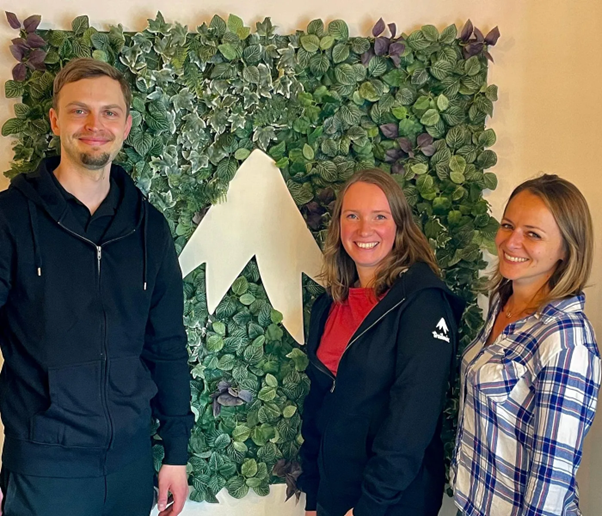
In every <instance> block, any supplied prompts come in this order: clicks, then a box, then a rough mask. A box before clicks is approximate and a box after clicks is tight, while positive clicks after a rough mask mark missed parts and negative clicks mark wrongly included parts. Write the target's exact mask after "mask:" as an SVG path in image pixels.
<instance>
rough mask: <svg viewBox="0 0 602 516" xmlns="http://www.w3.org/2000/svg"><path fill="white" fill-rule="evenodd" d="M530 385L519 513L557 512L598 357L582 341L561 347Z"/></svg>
mask: <svg viewBox="0 0 602 516" xmlns="http://www.w3.org/2000/svg"><path fill="white" fill-rule="evenodd" d="M564 331H567V329H565V330H564ZM569 331H570V329H569ZM533 387H534V393H535V399H534V404H535V413H534V426H535V435H534V439H533V457H532V460H531V469H530V471H529V477H528V480H527V485H526V490H525V496H524V498H523V506H522V507H521V511H520V514H521V515H525V516H527V515H528V516H545V515H548V514H560V512H561V511H562V508H563V507H564V503H565V500H566V499H567V496H568V494H569V489H574V485H575V484H574V483H575V476H576V475H577V468H578V467H579V464H580V463H581V453H582V447H583V438H584V437H585V435H586V433H587V431H588V429H589V428H590V426H591V424H592V422H593V419H594V415H595V413H596V401H597V397H598V389H599V388H600V358H599V357H598V356H596V355H594V354H593V353H591V352H590V351H588V349H587V348H586V347H585V346H580V345H577V346H575V347H571V348H569V349H564V350H562V351H560V352H559V353H557V354H556V355H554V356H553V358H552V359H551V360H550V361H549V362H548V363H547V364H546V365H545V367H544V368H543V369H542V370H541V372H540V373H539V374H538V375H537V377H536V380H535V382H534V384H533ZM561 429H562V430H561Z"/></svg>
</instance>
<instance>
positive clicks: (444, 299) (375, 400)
mask: <svg viewBox="0 0 602 516" xmlns="http://www.w3.org/2000/svg"><path fill="white" fill-rule="evenodd" d="M331 305H332V298H331V297H330V296H328V295H327V294H324V295H322V296H321V297H320V298H318V299H317V300H316V302H315V304H314V306H313V309H312V313H311V320H310V330H309V337H308V344H307V352H308V356H309V359H310V365H309V367H308V371H307V372H308V375H309V377H310V379H311V389H310V392H309V394H308V396H307V398H306V399H305V404H304V409H303V427H302V434H303V439H304V443H303V445H302V447H301V461H302V467H303V473H302V475H301V477H300V478H299V486H300V487H301V489H302V490H303V491H305V493H306V495H307V505H306V509H307V510H315V508H316V503H317V504H319V505H320V506H321V507H323V509H324V510H325V511H326V513H327V514H328V516H343V515H344V514H345V513H346V512H347V511H348V510H349V509H350V508H352V507H353V508H354V514H355V516H385V515H386V516H421V515H425V514H437V511H438V509H439V507H440V505H441V501H442V496H443V487H444V483H445V471H444V462H443V445H442V442H441V438H440V430H441V421H442V415H441V414H442V410H443V405H444V401H445V394H446V391H447V387H448V380H449V374H450V367H451V366H452V364H453V363H454V357H455V350H456V338H457V337H456V333H457V324H458V321H459V320H460V316H461V314H462V310H463V302H462V301H461V300H460V299H459V298H458V297H456V296H455V295H453V294H452V293H451V292H450V291H449V290H448V289H447V287H446V286H445V285H444V284H443V282H442V281H441V280H440V279H438V278H437V277H436V276H435V274H434V273H433V272H432V271H431V269H430V268H429V267H428V266H427V265H425V264H424V263H417V264H415V265H413V266H412V267H411V268H410V269H409V270H408V271H407V272H405V273H404V274H402V275H401V276H400V278H399V279H398V280H397V281H396V283H395V284H394V285H393V286H392V287H391V289H390V290H389V292H388V293H387V294H386V295H385V297H384V298H383V299H382V300H381V301H380V302H379V303H378V304H377V305H376V306H375V307H374V308H373V310H372V311H371V312H370V313H369V314H368V316H367V317H366V319H365V320H364V321H363V322H362V324H361V326H360V327H359V328H358V330H357V331H356V332H355V334H354V336H353V337H352V338H351V340H350V342H349V344H348V345H347V348H346V350H345V352H344V354H343V356H342V358H341V362H340V364H339V369H338V372H337V376H336V379H335V378H334V377H333V375H332V374H331V373H330V372H329V371H328V369H327V368H326V367H325V366H324V364H322V363H321V362H320V361H319V360H318V358H317V356H316V351H317V349H318V346H319V343H320V339H321V337H322V333H323V331H324V325H325V323H326V320H327V319H328V315H329V312H330V308H331ZM441 319H443V320H444V321H445V323H444V324H443V323H441Z"/></svg>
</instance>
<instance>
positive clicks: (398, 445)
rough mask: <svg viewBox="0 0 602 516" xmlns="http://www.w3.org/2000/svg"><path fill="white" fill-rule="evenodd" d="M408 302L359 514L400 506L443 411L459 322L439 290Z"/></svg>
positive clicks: (374, 515) (379, 514)
mask: <svg viewBox="0 0 602 516" xmlns="http://www.w3.org/2000/svg"><path fill="white" fill-rule="evenodd" d="M409 302H410V303H411V304H410V305H409V306H407V308H406V309H405V311H404V312H403V314H402V315H401V319H400V323H399V331H398V334H397V339H398V343H397V346H396V349H397V356H396V357H395V360H396V366H395V374H396V379H395V382H394V383H393V386H392V387H391V391H390V402H389V412H388V415H387V417H386V419H385V420H384V422H383V424H382V425H381V427H380V429H379V431H378V433H377V434H376V437H375V439H374V443H373V446H372V452H373V456H372V457H371V458H370V460H369V461H368V464H367V465H366V467H365V469H364V479H363V483H362V493H361V496H360V499H359V500H358V503H357V504H356V506H355V507H354V515H355V516H384V514H385V513H386V512H387V509H388V507H389V506H390V505H393V504H395V503H397V501H398V500H399V498H400V496H401V495H402V493H403V491H404V490H405V489H407V488H408V486H409V485H410V484H411V483H412V481H413V480H414V478H415V477H416V475H417V474H418V472H419V470H420V467H421V466H422V463H423V460H424V453H425V450H426V448H427V447H428V445H429V444H430V442H431V441H432V439H433V436H434V433H435V431H436V429H437V427H438V421H439V418H440V416H441V412H442V410H443V406H444V402H445V395H446V392H447V387H448V378H449V373H450V364H451V361H452V355H453V350H454V345H455V341H456V336H455V332H456V323H455V320H452V315H451V314H452V312H451V308H450V307H449V304H448V301H447V300H446V298H445V297H444V295H443V293H442V292H441V291H439V290H436V289H428V290H423V291H421V292H419V293H418V294H417V295H416V297H415V298H413V299H412V300H410V301H409ZM441 319H443V320H444V321H445V324H443V323H441ZM446 329H447V331H445V330H446ZM445 337H447V339H446V338H445ZM442 467H443V466H442ZM441 494H442V493H433V496H441Z"/></svg>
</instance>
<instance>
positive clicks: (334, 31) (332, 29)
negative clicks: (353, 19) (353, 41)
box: [328, 20, 349, 41]
mask: <svg viewBox="0 0 602 516" xmlns="http://www.w3.org/2000/svg"><path fill="white" fill-rule="evenodd" d="M328 34H330V35H331V36H333V37H334V39H336V40H339V41H344V40H347V39H349V27H347V24H346V23H345V22H344V21H343V20H334V21H331V22H330V23H329V24H328Z"/></svg>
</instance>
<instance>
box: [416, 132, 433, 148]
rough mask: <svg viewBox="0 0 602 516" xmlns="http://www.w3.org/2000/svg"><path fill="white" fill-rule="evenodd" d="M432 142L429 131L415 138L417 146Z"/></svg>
mask: <svg viewBox="0 0 602 516" xmlns="http://www.w3.org/2000/svg"><path fill="white" fill-rule="evenodd" d="M431 143H433V137H432V136H431V135H430V134H429V133H422V134H421V135H419V136H418V138H416V145H417V146H418V147H426V146H427V145H430V144H431Z"/></svg>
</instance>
